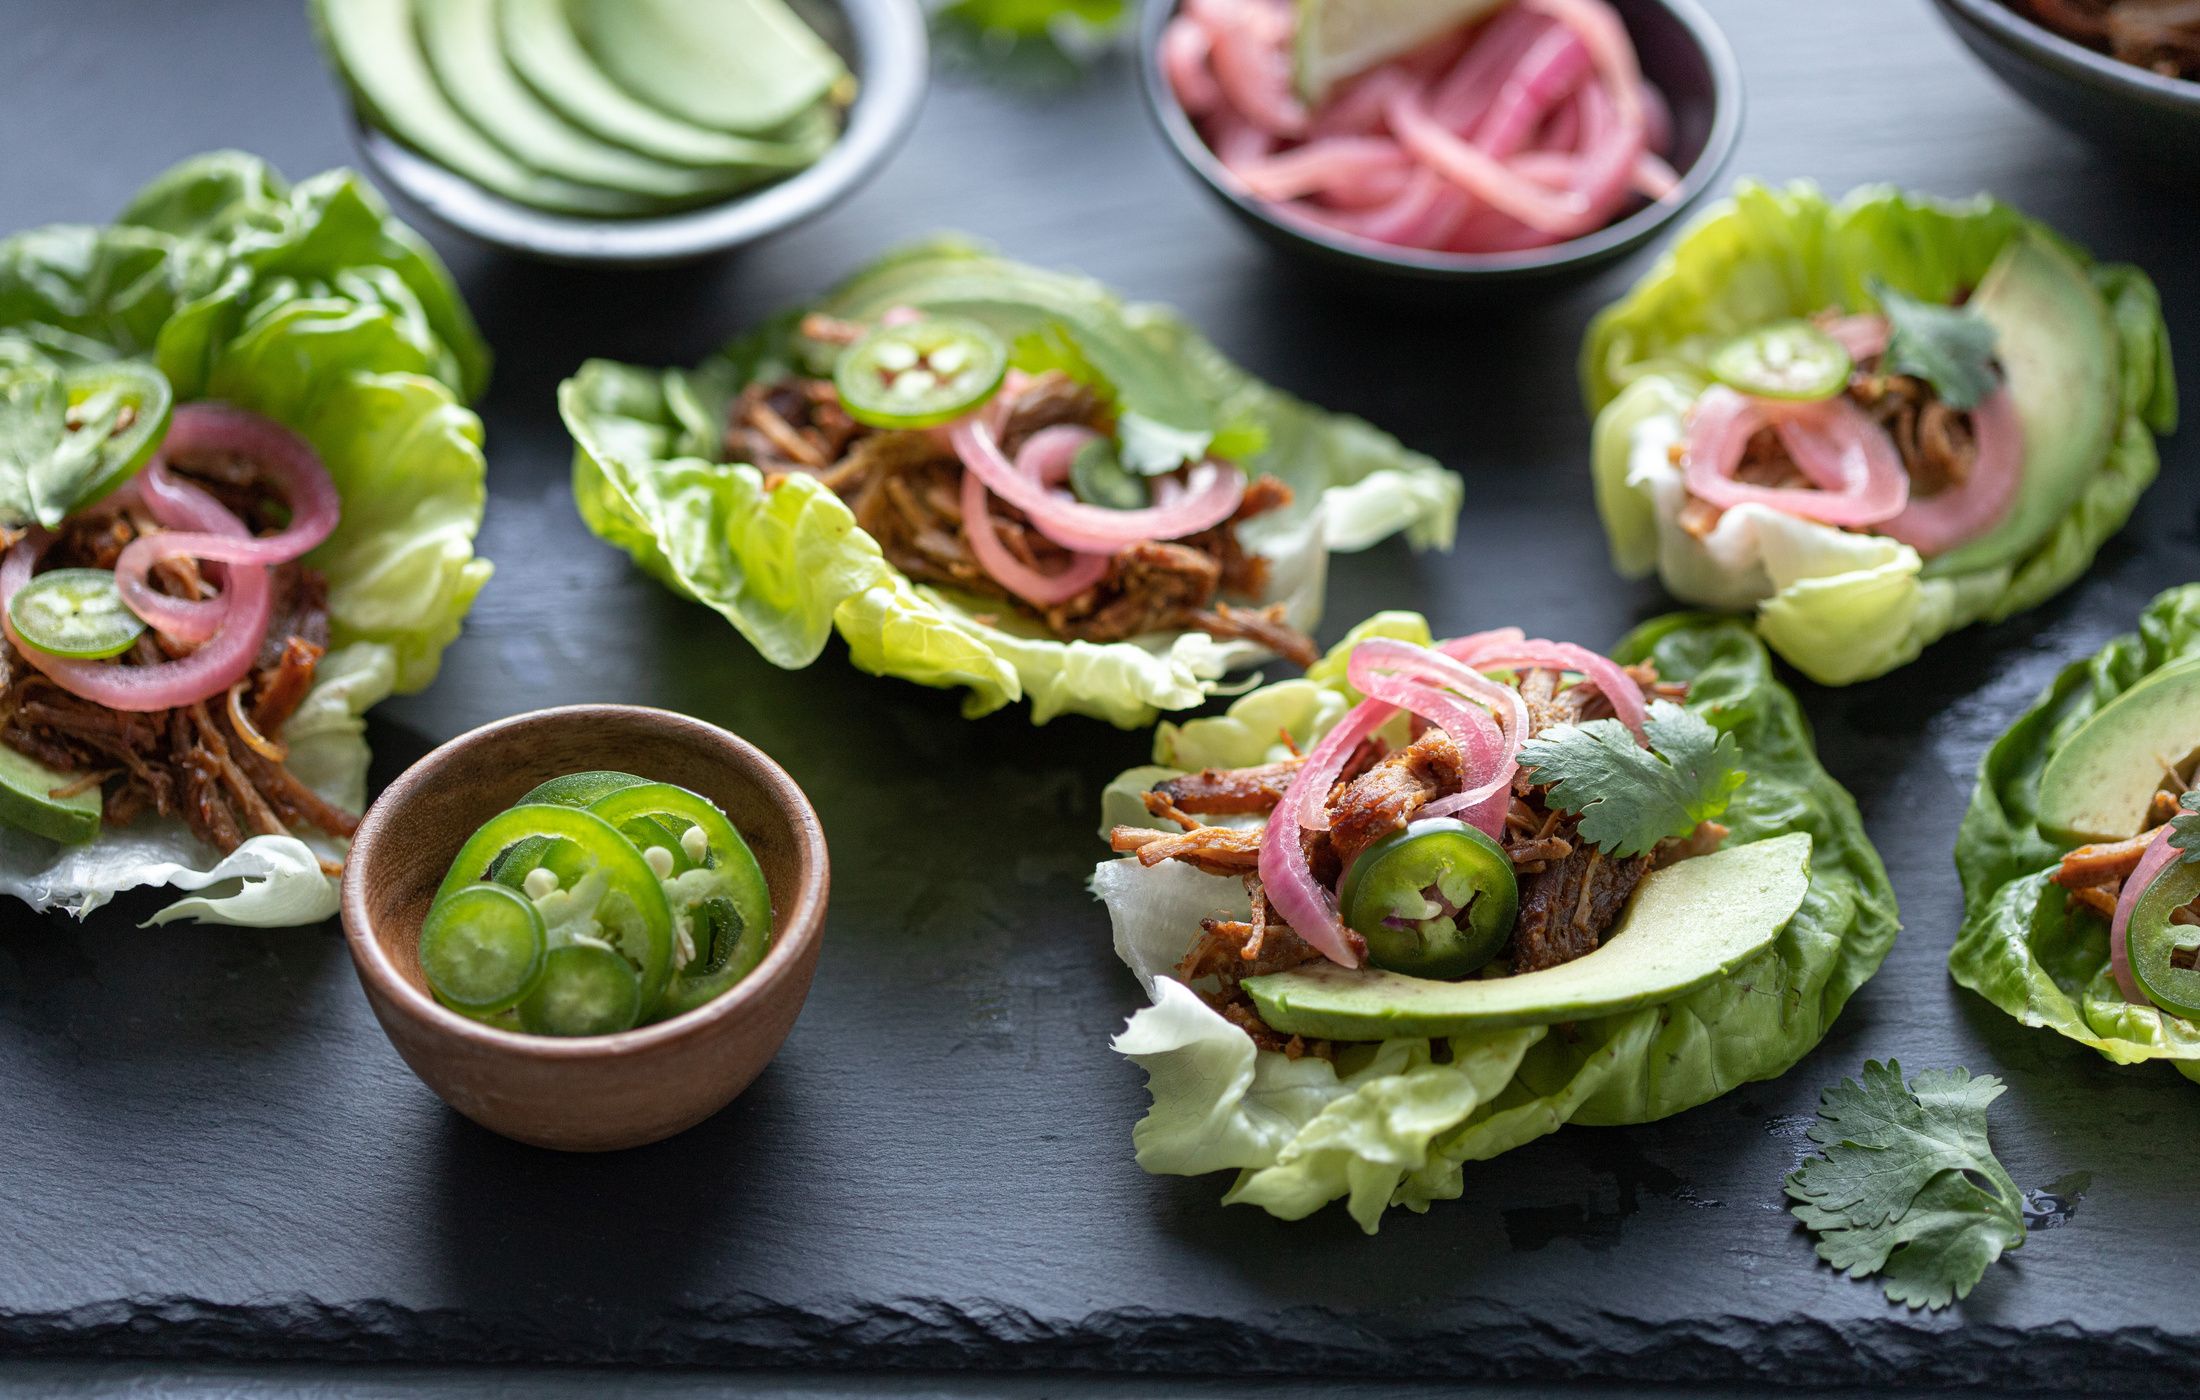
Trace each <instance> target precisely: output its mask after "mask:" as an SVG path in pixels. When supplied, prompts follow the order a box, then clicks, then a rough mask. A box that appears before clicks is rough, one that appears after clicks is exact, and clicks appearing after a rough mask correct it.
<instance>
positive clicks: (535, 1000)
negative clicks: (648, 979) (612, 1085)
mask: <svg viewBox="0 0 2200 1400" xmlns="http://www.w3.org/2000/svg"><path fill="white" fill-rule="evenodd" d="M641 1015H642V982H641V979H640V978H639V977H637V976H635V975H634V967H633V964H631V963H629V962H628V961H627V960H626V959H625V958H622V957H620V956H619V955H618V954H617V953H615V952H613V951H612V950H611V949H609V948H607V947H605V946H604V945H603V944H601V943H568V944H566V945H565V946H564V947H562V948H552V949H551V950H550V953H549V956H547V957H546V958H544V959H543V968H542V976H541V978H540V979H539V980H537V981H536V983H535V986H534V990H532V991H530V992H529V993H528V994H527V999H526V1000H525V1001H522V1002H521V1003H520V1004H519V1025H520V1029H521V1030H524V1031H527V1032H529V1033H531V1034H534V1035H611V1034H613V1033H614V1032H617V1031H623V1030H627V1029H629V1028H630V1027H632V1026H633V1025H634V1023H635V1022H636V1021H638V1020H640V1019H641Z"/></svg>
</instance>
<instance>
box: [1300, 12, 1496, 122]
mask: <svg viewBox="0 0 2200 1400" xmlns="http://www.w3.org/2000/svg"><path fill="white" fill-rule="evenodd" d="M1504 3H1505V0H1299V37H1298V81H1299V96H1301V97H1303V98H1305V99H1306V100H1307V101H1308V102H1319V101H1321V100H1322V98H1324V97H1326V96H1328V94H1329V89H1330V88H1332V87H1334V86H1336V85H1337V84H1338V83H1341V82H1343V81H1344V80H1345V79H1346V78H1349V77H1351V76H1353V75H1354V74H1355V73H1364V72H1366V71H1367V70H1368V69H1370V68H1373V67H1374V66H1375V65H1376V64H1378V63H1382V62H1385V61H1387V60H1389V59H1393V58H1396V57H1398V56H1399V55H1400V54H1406V53H1411V52H1412V51H1413V50H1415V49H1417V48H1419V47H1420V46H1421V45H1423V44H1425V43H1427V42H1428V41H1429V40H1431V39H1433V38H1435V37H1436V36H1437V35H1439V34H1444V33H1448V32H1450V31H1451V30H1453V29H1457V28H1458V27H1459V26H1460V25H1462V24H1465V23H1467V22H1468V21H1469V20H1475V19H1480V18H1481V17H1482V16H1484V15H1486V14H1488V13H1489V12H1490V11H1492V10H1495V9H1497V8H1498V7H1499V6H1500V5H1503V4H1504Z"/></svg>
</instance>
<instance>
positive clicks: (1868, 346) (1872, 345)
mask: <svg viewBox="0 0 2200 1400" xmlns="http://www.w3.org/2000/svg"><path fill="white" fill-rule="evenodd" d="M1819 329H1820V330H1822V331H1824V332H1825V333H1826V334H1827V335H1830V336H1832V337H1833V338H1834V339H1835V340H1838V341H1840V342H1841V347H1842V348H1843V349H1845V350H1847V351H1848V352H1849V358H1850V359H1852V360H1856V361H1858V362H1862V361H1864V360H1869V359H1873V358H1876V357H1877V356H1880V355H1884V354H1885V353H1887V341H1888V339H1889V338H1890V337H1891V336H1892V334H1893V332H1892V330H1891V328H1890V327H1889V326H1888V325H1887V318H1886V317H1884V316H1873V315H1871V314H1869V313H1865V314H1861V315H1856V316H1837V317H1835V318H1834V319H1832V320H1830V321H1828V322H1826V323H1825V324H1824V325H1822V326H1820V327H1819Z"/></svg>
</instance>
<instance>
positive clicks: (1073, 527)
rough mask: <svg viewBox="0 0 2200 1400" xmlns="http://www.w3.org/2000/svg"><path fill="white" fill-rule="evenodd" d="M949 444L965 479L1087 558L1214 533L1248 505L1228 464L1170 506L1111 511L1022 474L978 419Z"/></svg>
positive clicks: (1205, 473)
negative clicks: (1242, 505)
mask: <svg viewBox="0 0 2200 1400" xmlns="http://www.w3.org/2000/svg"><path fill="white" fill-rule="evenodd" d="M948 440H949V441H950V442H951V443H953V444H954V448H955V455H956V456H957V457H959V458H961V460H962V464H963V468H964V470H965V472H966V473H968V474H970V475H974V476H976V477H977V478H978V479H979V480H981V481H983V482H984V483H985V486H986V489H987V490H989V491H991V492H992V493H993V494H994V495H996V496H999V497H1000V498H1001V499H1002V500H1004V501H1007V502H1008V503H1009V504H1010V505H1012V506H1014V507H1016V508H1017V509H1018V510H1020V511H1022V512H1023V513H1024V514H1025V515H1026V516H1028V517H1029V518H1030V520H1031V524H1032V527H1033V528H1034V529H1036V530H1038V531H1039V533H1040V534H1042V535H1045V536H1046V537H1047V538H1048V539H1050V540H1053V541H1054V542H1055V543H1056V544H1059V545H1061V546H1062V547H1063V548H1064V549H1068V550H1072V551H1074V552H1077V553H1081V554H1113V553H1114V552H1115V551H1116V550H1118V549H1121V548H1123V547H1124V546H1125V545H1131V544H1137V543H1140V542H1141V541H1145V540H1174V539H1181V538H1183V537H1184V536H1186V535H1192V534H1197V533H1198V532H1199V531H1201V530H1207V529H1212V528H1213V527H1214V526H1216V525H1219V524H1221V523H1222V522H1223V521H1225V520H1228V519H1229V518H1230V517H1231V516H1232V515H1234V514H1235V513H1236V512H1237V508H1238V505H1239V503H1240V502H1242V501H1243V500H1244V499H1245V473H1244V472H1243V471H1241V470H1239V469H1238V468H1237V467H1235V466H1233V465H1230V464H1228V463H1223V462H1216V461H1205V462H1201V463H1199V464H1198V465H1196V466H1194V467H1193V468H1192V469H1191V471H1190V473H1189V476H1188V480H1187V481H1186V483H1185V486H1184V492H1183V495H1182V496H1181V497H1178V498H1177V499H1175V500H1173V501H1171V502H1169V503H1168V504H1165V505H1153V506H1148V507H1146V508H1144V509H1142V510H1109V509H1108V508H1107V507H1105V506H1092V505H1086V504H1085V503H1084V502H1082V501H1079V500H1074V499H1071V498H1069V497H1066V496H1063V495H1060V494H1058V493H1056V492H1055V491H1053V490H1052V489H1050V488H1049V487H1047V486H1044V485H1042V484H1040V483H1039V482H1037V481H1034V480H1033V479H1032V478H1030V477H1029V476H1026V475H1025V474H1024V473H1023V472H1021V471H1019V470H1017V468H1016V465H1015V463H1013V462H1011V461H1009V460H1008V458H1007V457H1006V456H1004V455H1003V454H1002V452H1001V445H1000V442H999V441H998V440H997V439H996V438H995V437H994V435H993V430H992V428H990V427H989V426H988V425H986V424H985V423H983V422H981V421H980V419H979V417H977V416H972V417H966V418H963V419H961V420H959V421H957V422H956V423H955V424H954V425H953V427H951V428H950V429H949V431H948Z"/></svg>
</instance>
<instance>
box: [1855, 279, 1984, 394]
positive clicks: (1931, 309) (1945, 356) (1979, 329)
mask: <svg viewBox="0 0 2200 1400" xmlns="http://www.w3.org/2000/svg"><path fill="white" fill-rule="evenodd" d="M1872 295H1873V296H1875V297H1877V298H1878V299H1879V307H1880V310H1882V311H1884V312H1885V313H1886V314H1887V327H1888V330H1889V337H1888V340H1887V353H1886V354H1885V355H1884V356H1883V357H1881V359H1880V364H1881V365H1882V366H1883V367H1884V368H1885V369H1886V370H1887V371H1888V372H1889V373H1891V374H1911V375H1915V376H1917V377H1918V378H1919V379H1922V380H1924V381H1925V382H1926V383H1927V384H1930V385H1932V386H1933V392H1934V393H1936V394H1938V395H1940V398H1941V401H1942V402H1943V403H1946V404H1947V405H1948V406H1949V407H1950V408H1959V409H1962V410H1964V411H1965V412H1969V411H1970V410H1971V409H1974V408H1977V407H1978V406H1979V404H1980V403H1981V402H1982V401H1983V400H1984V399H1985V398H1986V396H1987V395H1988V394H1991V393H1993V392H1994V385H1995V384H1996V383H1998V382H1999V379H1998V376H1997V375H1996V373H1995V370H1994V347H1995V344H1996V341H1997V335H1996V332H1995V330H1994V326H1993V323H1992V322H1990V321H1988V320H1987V319H1986V318H1985V317H1984V316H1981V315H1979V314H1978V313H1977V312H1976V311H1973V310H1971V309H1970V308H1969V307H1963V306H1936V305H1934V304H1933V303H1932V302H1929V301H1920V300H1918V299H1917V298H1916V297H1913V296H1910V295H1908V294H1906V293H1903V292H1898V291H1896V290H1895V289H1894V288H1892V287H1890V286H1888V285H1887V284H1886V283H1884V282H1874V283H1873V284H1872Z"/></svg>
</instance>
